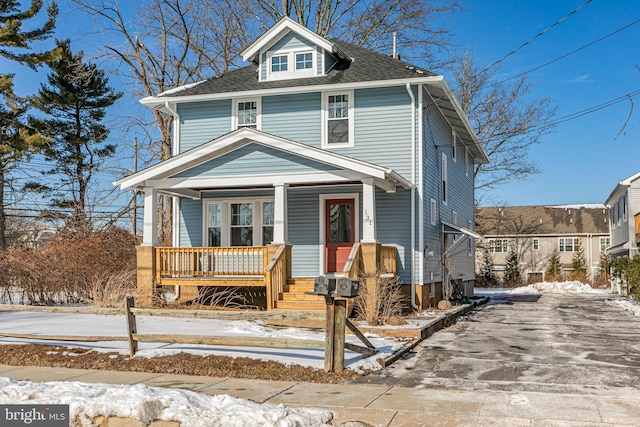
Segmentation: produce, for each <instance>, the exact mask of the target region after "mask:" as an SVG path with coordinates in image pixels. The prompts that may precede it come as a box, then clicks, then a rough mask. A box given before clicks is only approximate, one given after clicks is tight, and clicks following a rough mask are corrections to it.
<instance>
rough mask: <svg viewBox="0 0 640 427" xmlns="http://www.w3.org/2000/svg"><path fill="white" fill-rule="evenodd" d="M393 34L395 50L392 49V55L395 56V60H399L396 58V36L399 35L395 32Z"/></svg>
mask: <svg viewBox="0 0 640 427" xmlns="http://www.w3.org/2000/svg"><path fill="white" fill-rule="evenodd" d="M391 34H392V35H393V49H392V51H391V53H392V55H393V59H397V57H396V35H397V33H396V32H395V31H394V32H393V33H391Z"/></svg>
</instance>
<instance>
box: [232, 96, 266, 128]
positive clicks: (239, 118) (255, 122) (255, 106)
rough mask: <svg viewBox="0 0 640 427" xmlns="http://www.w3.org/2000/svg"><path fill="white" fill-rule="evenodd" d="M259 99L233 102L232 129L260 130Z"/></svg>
mask: <svg viewBox="0 0 640 427" xmlns="http://www.w3.org/2000/svg"><path fill="white" fill-rule="evenodd" d="M260 107H261V103H260V98H257V99H237V100H234V107H233V111H234V115H233V120H234V123H233V128H234V129H238V128H241V127H247V128H252V129H260V118H261V111H260V110H261V108H260Z"/></svg>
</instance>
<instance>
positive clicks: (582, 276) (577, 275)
mask: <svg viewBox="0 0 640 427" xmlns="http://www.w3.org/2000/svg"><path fill="white" fill-rule="evenodd" d="M569 280H575V281H578V282H581V283H589V279H587V274H586V273H585V272H583V271H572V272H571V273H570V274H569Z"/></svg>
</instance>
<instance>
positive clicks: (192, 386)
mask: <svg viewBox="0 0 640 427" xmlns="http://www.w3.org/2000/svg"><path fill="white" fill-rule="evenodd" d="M223 381H225V378H218V377H201V376H197V375H170V374H167V375H160V376H159V377H155V378H151V379H149V380H145V381H144V384H145V385H148V386H150V387H165V388H178V389H182V390H190V391H200V390H202V389H203V388H205V387H209V386H212V385H214V384H218V383H221V382H223Z"/></svg>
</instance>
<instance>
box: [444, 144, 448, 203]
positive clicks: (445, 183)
mask: <svg viewBox="0 0 640 427" xmlns="http://www.w3.org/2000/svg"><path fill="white" fill-rule="evenodd" d="M447 175H448V172H447V156H446V154H444V153H442V203H444V204H445V205H446V204H447V199H448V198H447V192H448V191H449V189H448V187H447Z"/></svg>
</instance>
